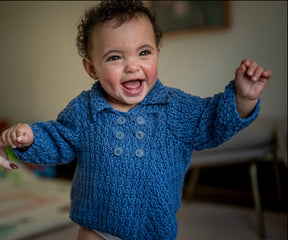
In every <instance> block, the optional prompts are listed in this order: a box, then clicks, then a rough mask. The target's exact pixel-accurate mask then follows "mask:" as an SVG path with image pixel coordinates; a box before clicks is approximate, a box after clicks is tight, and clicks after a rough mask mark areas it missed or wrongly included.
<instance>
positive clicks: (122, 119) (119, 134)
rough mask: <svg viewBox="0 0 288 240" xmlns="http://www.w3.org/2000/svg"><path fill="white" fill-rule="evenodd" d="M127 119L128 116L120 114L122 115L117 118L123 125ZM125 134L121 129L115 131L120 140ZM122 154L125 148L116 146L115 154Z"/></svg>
mask: <svg viewBox="0 0 288 240" xmlns="http://www.w3.org/2000/svg"><path fill="white" fill-rule="evenodd" d="M126 121H127V120H126V118H125V117H123V116H120V117H118V118H117V124H118V125H123V124H125V123H126ZM124 136H125V134H124V132H123V131H121V130H119V131H117V132H116V133H115V137H116V138H117V139H118V140H121V139H123V138H124ZM122 154H123V149H122V148H121V147H116V148H115V149H114V155H115V156H117V157H119V156H121V155H122Z"/></svg>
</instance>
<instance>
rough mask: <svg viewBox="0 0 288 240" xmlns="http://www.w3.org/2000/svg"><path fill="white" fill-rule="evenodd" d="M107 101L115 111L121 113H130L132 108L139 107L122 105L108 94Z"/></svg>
mask: <svg viewBox="0 0 288 240" xmlns="http://www.w3.org/2000/svg"><path fill="white" fill-rule="evenodd" d="M105 99H106V101H107V102H108V103H109V105H110V106H111V107H112V108H113V109H114V110H117V111H120V112H129V111H130V110H131V109H132V108H134V107H136V106H137V105H129V104H125V103H121V102H119V101H117V100H115V99H113V98H111V97H110V96H109V95H108V94H106V96H105Z"/></svg>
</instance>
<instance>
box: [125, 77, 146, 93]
mask: <svg viewBox="0 0 288 240" xmlns="http://www.w3.org/2000/svg"><path fill="white" fill-rule="evenodd" d="M122 87H123V89H124V91H125V92H126V93H127V94H129V95H137V94H139V93H141V92H142V89H143V80H141V79H135V80H129V81H126V82H123V83H122Z"/></svg>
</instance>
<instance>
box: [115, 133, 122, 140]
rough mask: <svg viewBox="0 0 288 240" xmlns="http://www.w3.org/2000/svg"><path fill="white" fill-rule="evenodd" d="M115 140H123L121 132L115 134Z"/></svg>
mask: <svg viewBox="0 0 288 240" xmlns="http://www.w3.org/2000/svg"><path fill="white" fill-rule="evenodd" d="M116 138H117V139H119V140H120V139H123V138H124V133H123V132H121V131H118V132H116Z"/></svg>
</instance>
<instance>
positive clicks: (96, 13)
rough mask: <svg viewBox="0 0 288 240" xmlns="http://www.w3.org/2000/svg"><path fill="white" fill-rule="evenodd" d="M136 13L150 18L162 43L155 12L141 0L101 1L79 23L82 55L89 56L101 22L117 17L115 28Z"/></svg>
mask: <svg viewBox="0 0 288 240" xmlns="http://www.w3.org/2000/svg"><path fill="white" fill-rule="evenodd" d="M136 13H142V14H144V15H146V16H147V17H148V19H149V20H150V22H151V24H152V26H153V30H154V35H155V41H156V45H157V46H158V45H159V44H160V40H161V37H162V31H161V29H160V27H159V26H158V24H157V23H156V16H155V13H152V12H151V11H150V9H149V8H147V7H145V6H144V5H143V3H142V2H141V1H139V0H111V1H101V3H99V4H97V5H96V6H94V7H91V8H89V9H87V10H86V11H85V13H84V16H83V18H82V20H81V21H80V23H79V25H78V34H77V48H78V53H79V55H80V56H81V57H88V42H89V38H90V33H91V30H92V29H93V27H94V26H95V25H97V24H99V23H104V22H105V21H109V20H111V19H117V24H116V25H115V28H117V27H119V26H121V25H122V24H123V23H124V22H126V21H128V20H130V19H132V18H133V17H134V16H135V14H136Z"/></svg>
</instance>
